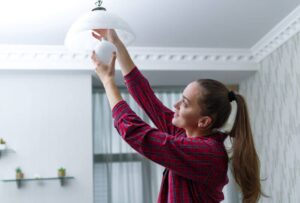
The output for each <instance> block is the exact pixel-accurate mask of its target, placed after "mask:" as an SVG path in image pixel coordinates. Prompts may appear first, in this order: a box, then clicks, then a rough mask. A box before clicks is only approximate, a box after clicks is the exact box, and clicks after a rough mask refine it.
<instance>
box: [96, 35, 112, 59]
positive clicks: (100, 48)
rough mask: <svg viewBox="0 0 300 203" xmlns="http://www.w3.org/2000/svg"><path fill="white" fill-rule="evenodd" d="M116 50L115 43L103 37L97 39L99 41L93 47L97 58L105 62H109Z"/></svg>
mask: <svg viewBox="0 0 300 203" xmlns="http://www.w3.org/2000/svg"><path fill="white" fill-rule="evenodd" d="M116 51H117V48H116V47H115V45H113V44H112V43H110V42H109V41H107V40H104V39H102V40H101V41H99V43H98V44H97V45H96V47H95V53H96V56H97V58H98V59H99V60H100V61H101V62H103V63H105V64H109V63H110V61H111V59H112V55H113V52H116Z"/></svg>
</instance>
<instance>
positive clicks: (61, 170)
mask: <svg viewBox="0 0 300 203" xmlns="http://www.w3.org/2000/svg"><path fill="white" fill-rule="evenodd" d="M57 175H58V177H65V176H66V169H65V168H63V167H61V168H59V169H58V170H57Z"/></svg>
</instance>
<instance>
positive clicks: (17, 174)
mask: <svg viewBox="0 0 300 203" xmlns="http://www.w3.org/2000/svg"><path fill="white" fill-rule="evenodd" d="M23 178H24V174H23V172H22V170H21V168H20V167H17V168H16V179H17V180H20V179H23Z"/></svg>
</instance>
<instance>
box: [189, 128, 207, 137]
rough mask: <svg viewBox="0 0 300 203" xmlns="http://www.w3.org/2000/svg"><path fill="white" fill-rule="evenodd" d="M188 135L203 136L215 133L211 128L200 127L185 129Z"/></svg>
mask: <svg viewBox="0 0 300 203" xmlns="http://www.w3.org/2000/svg"><path fill="white" fill-rule="evenodd" d="M185 132H186V135H187V137H202V136H207V135H211V134H213V131H211V130H200V129H193V130H190V129H185Z"/></svg>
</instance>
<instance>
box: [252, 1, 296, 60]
mask: <svg viewBox="0 0 300 203" xmlns="http://www.w3.org/2000/svg"><path fill="white" fill-rule="evenodd" d="M299 31H300V6H298V7H297V8H296V9H294V10H293V11H292V12H291V13H290V14H289V15H288V16H286V17H285V18H284V19H283V20H281V21H280V22H279V23H278V24H277V25H276V26H275V27H274V28H273V29H272V30H270V31H269V32H268V33H267V34H266V35H265V36H264V37H262V38H261V39H260V40H259V41H258V42H257V43H256V44H255V45H254V46H252V47H251V48H250V52H251V53H252V56H253V58H254V60H255V61H256V62H260V61H261V60H263V59H264V58H265V57H267V56H268V55H269V54H271V53H272V52H274V51H275V50H276V49H277V48H278V47H279V46H281V45H282V44H284V43H285V42H286V41H288V40H289V39H290V38H291V37H293V36H294V35H295V34H297V33H298V32H299Z"/></svg>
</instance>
